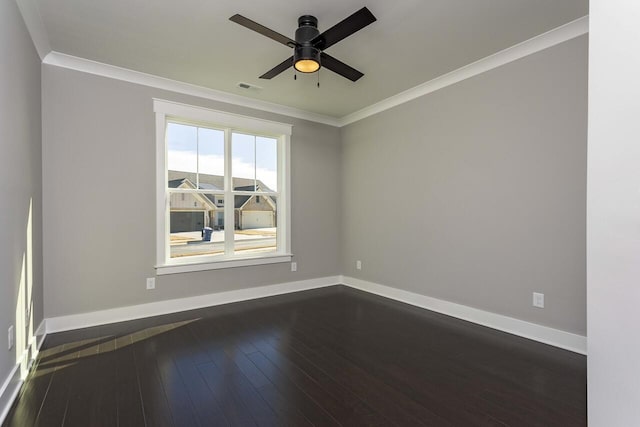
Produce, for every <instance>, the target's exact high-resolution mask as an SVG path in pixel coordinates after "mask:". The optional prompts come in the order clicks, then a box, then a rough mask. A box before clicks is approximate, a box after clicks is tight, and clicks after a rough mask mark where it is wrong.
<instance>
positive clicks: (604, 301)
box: [587, 0, 640, 427]
mask: <svg viewBox="0 0 640 427" xmlns="http://www.w3.org/2000/svg"><path fill="white" fill-rule="evenodd" d="M590 7H591V11H592V12H591V16H590V18H589V22H590V24H589V25H590V33H589V43H590V51H589V156H588V158H589V166H588V176H589V180H588V189H589V190H588V201H589V202H588V206H587V296H588V298H587V301H588V304H587V318H588V321H587V327H588V329H589V364H588V372H587V383H588V392H587V395H588V402H587V403H588V405H587V406H588V408H589V413H588V416H589V425H590V426H592V427H627V426H640V364H638V361H639V360H640V335H639V334H638V326H639V325H640V310H638V303H639V302H640V191H639V190H640V143H639V141H640V120H639V117H640V104H638V95H639V94H640V81H638V76H639V75H640V50H638V46H640V32H638V17H640V3H639V2H630V1H626V0H591V2H590Z"/></svg>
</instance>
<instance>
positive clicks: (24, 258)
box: [0, 1, 42, 408]
mask: <svg viewBox="0 0 640 427" xmlns="http://www.w3.org/2000/svg"><path fill="white" fill-rule="evenodd" d="M0 58H2V66H0V337H2V339H0V384H2V383H4V380H5V378H7V376H8V375H9V372H10V370H11V369H12V368H13V367H14V365H15V363H16V351H17V352H18V355H21V354H22V352H23V350H24V348H25V347H24V346H22V347H23V348H15V347H14V349H13V350H12V351H10V352H9V351H7V346H6V345H7V342H6V339H7V338H6V336H7V333H6V331H7V329H8V328H9V325H16V321H17V320H18V321H20V322H19V323H25V322H24V321H23V320H22V319H16V311H17V307H19V306H24V307H26V304H30V305H31V306H32V312H33V323H34V325H33V328H34V329H35V328H37V327H38V325H39V324H40V322H41V321H42V246H41V244H40V237H39V236H40V234H41V233H42V228H41V224H42V213H41V212H42V209H41V203H42V175H41V117H40V58H39V57H38V54H37V53H36V50H35V48H34V47H33V44H32V43H31V38H30V37H29V34H28V32H27V30H26V28H25V25H24V22H23V21H22V17H21V15H20V13H19V12H18V8H17V6H16V3H15V2H14V1H2V2H0ZM31 203H32V230H33V236H34V239H32V242H30V243H29V242H27V224H28V218H29V207H30V205H31ZM28 248H31V253H32V255H31V257H29V256H28ZM29 258H31V260H32V261H31V263H29V262H28V260H29ZM23 274H24V280H23V281H22V283H23V285H22V288H23V292H22V293H20V291H19V288H20V287H21V277H22V276H23ZM27 285H30V288H31V289H30V290H27V289H26V287H27ZM18 295H21V296H22V297H23V298H22V300H21V301H19V300H18ZM27 295H29V296H30V298H29V299H30V301H28V302H27V301H26V298H27ZM20 311H21V310H20ZM20 317H22V316H20ZM27 328H28V326H26V327H25V328H24V329H23V328H19V329H18V330H16V334H17V335H18V336H21V337H23V338H25V337H26V334H27V333H28V331H27V330H26V329H27ZM4 403H5V402H0V408H2V407H3V405H4Z"/></svg>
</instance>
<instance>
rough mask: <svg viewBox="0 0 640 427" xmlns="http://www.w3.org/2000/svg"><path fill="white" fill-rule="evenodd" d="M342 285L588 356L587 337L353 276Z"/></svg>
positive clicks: (345, 278)
mask: <svg viewBox="0 0 640 427" xmlns="http://www.w3.org/2000/svg"><path fill="white" fill-rule="evenodd" d="M342 283H343V284H345V285H346V286H350V287H352V288H354V289H360V290H361V291H365V292H369V293H372V294H376V295H380V296H383V297H386V298H390V299H393V300H396V301H400V302H404V303H406V304H411V305H414V306H416V307H420V308H424V309H427V310H431V311H435V312H437V313H441V314H446V315H447V316H452V317H455V318H458V319H462V320H466V321H469V322H473V323H476V324H478V325H482V326H487V327H489V328H492V329H497V330H499V331H503V332H507V333H510V334H513V335H518V336H521V337H524V338H528V339H531V340H535V341H539V342H541V343H545V344H549V345H552V346H554V347H559V348H563V349H565V350H569V351H573V352H575V353H580V354H587V337H585V336H583V335H577V334H573V333H570V332H565V331H561V330H559V329H554V328H549V327H547V326H542V325H538V324H535V323H530V322H525V321H523V320H518V319H514V318H513V317H508V316H503V315H501V314H496V313H491V312H489V311H484V310H480V309H477V308H473V307H468V306H466V305H462V304H456V303H453V302H449V301H444V300H441V299H437V298H432V297H428V296H426V295H420V294H416V293H413V292H409V291H404V290H401V289H397V288H392V287H390V286H385V285H380V284H378V283H373V282H368V281H365V280H361V279H356V278H353V277H342Z"/></svg>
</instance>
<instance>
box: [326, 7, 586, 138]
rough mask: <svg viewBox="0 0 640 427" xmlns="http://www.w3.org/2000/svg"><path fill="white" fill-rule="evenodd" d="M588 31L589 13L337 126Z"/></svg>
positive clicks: (375, 106)
mask: <svg viewBox="0 0 640 427" xmlns="http://www.w3.org/2000/svg"><path fill="white" fill-rule="evenodd" d="M588 32H589V16H588V15H587V16H583V17H582V18H579V19H576V20H575V21H572V22H569V23H567V24H565V25H562V26H560V27H558V28H555V29H553V30H551V31H547V32H546V33H543V34H540V35H538V36H536V37H533V38H531V39H529V40H526V41H524V42H522V43H518V44H516V45H514V46H511V47H509V48H507V49H504V50H501V51H500V52H496V53H494V54H493V55H489V56H487V57H485V58H483V59H480V60H478V61H476V62H473V63H471V64H468V65H465V66H464V67H461V68H458V69H457V70H454V71H451V72H449V73H447V74H443V75H441V76H439V77H436V78H435V79H433V80H429V81H427V82H424V83H422V84H420V85H418V86H415V87H413V88H411V89H408V90H405V91H403V92H400V93H398V94H396V95H393V96H390V97H389V98H387V99H384V100H382V101H379V102H376V103H375V104H372V105H370V106H368V107H365V108H363V109H361V110H358V111H356V112H354V113H351V114H347V115H346V116H343V117H341V118H340V120H339V122H340V123H339V124H338V126H340V127H342V126H346V125H348V124H351V123H354V122H357V121H359V120H362V119H364V118H367V117H369V116H372V115H374V114H378V113H380V112H382V111H385V110H388V109H390V108H393V107H396V106H398V105H400V104H404V103H405V102H409V101H411V100H413V99H416V98H418V97H421V96H423V95H427V94H429V93H431V92H435V91H436V90H439V89H442V88H444V87H446V86H450V85H453V84H455V83H458V82H461V81H462V80H466V79H468V78H470V77H473V76H476V75H478V74H481V73H484V72H486V71H489V70H492V69H494V68H498V67H500V66H502V65H505V64H508V63H509V62H513V61H516V60H518V59H521V58H524V57H526V56H529V55H531V54H534V53H536V52H540V51H542V50H544V49H548V48H550V47H552V46H555V45H557V44H560V43H563V42H566V41H568V40H571V39H574V38H576V37H579V36H581V35H583V34H587V33H588Z"/></svg>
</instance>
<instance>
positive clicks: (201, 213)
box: [169, 193, 225, 258]
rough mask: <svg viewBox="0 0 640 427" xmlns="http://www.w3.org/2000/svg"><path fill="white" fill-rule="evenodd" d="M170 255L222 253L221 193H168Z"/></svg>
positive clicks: (222, 204) (222, 216)
mask: <svg viewBox="0 0 640 427" xmlns="http://www.w3.org/2000/svg"><path fill="white" fill-rule="evenodd" d="M169 233H170V234H169V237H170V248H171V258H180V257H189V256H198V255H223V254H224V233H225V232H224V196H223V195H221V194H220V195H218V194H202V193H171V195H170V211H169Z"/></svg>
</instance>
